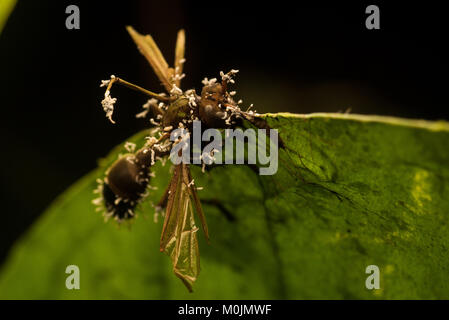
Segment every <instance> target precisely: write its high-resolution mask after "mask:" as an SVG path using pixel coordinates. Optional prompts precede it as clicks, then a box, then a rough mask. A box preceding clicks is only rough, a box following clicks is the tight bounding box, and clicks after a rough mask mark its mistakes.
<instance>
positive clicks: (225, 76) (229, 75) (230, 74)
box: [220, 69, 239, 83]
mask: <svg viewBox="0 0 449 320" xmlns="http://www.w3.org/2000/svg"><path fill="white" fill-rule="evenodd" d="M238 72H239V70H236V69H232V70H231V71H229V72H228V73H226V74H225V73H224V72H223V71H220V76H221V80H223V81H226V82H230V83H235V82H234V80H233V79H232V77H233V76H234V75H235V74H236V73H238Z"/></svg>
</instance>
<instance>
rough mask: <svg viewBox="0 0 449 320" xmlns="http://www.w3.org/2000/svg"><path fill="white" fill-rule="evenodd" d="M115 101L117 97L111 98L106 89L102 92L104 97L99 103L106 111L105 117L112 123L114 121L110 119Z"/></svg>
mask: <svg viewBox="0 0 449 320" xmlns="http://www.w3.org/2000/svg"><path fill="white" fill-rule="evenodd" d="M116 102H117V98H111V95H110V92H109V90H106V92H105V93H104V99H103V100H102V101H101V105H102V107H103V110H104V112H105V113H106V118H108V119H109V121H111V122H112V123H115V121H114V120H112V114H113V113H114V104H115V103H116Z"/></svg>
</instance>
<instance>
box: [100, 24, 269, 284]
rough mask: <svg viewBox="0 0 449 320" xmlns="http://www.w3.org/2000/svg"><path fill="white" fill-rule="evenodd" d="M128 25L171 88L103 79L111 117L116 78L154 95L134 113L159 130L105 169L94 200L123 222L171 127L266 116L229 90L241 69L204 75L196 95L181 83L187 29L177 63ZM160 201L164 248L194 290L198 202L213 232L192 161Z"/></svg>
mask: <svg viewBox="0 0 449 320" xmlns="http://www.w3.org/2000/svg"><path fill="white" fill-rule="evenodd" d="M127 30H128V32H129V34H130V35H131V37H132V38H133V40H134V42H135V43H136V44H137V46H138V48H139V50H140V52H141V53H142V54H143V55H144V56H145V58H146V59H147V61H148V62H149V64H150V65H151V67H152V68H153V70H154V72H155V73H156V75H157V77H158V78H159V80H160V81H161V83H162V85H163V86H164V88H165V90H166V91H167V92H166V93H160V94H158V93H154V92H151V91H148V90H146V89H143V88H141V87H139V86H136V85H134V84H132V83H129V82H127V81H125V80H122V79H120V78H118V77H115V76H111V78H110V79H109V80H103V81H102V84H101V86H107V88H106V92H105V97H104V99H103V101H102V106H103V109H104V111H105V112H106V117H108V118H109V120H110V121H111V122H113V123H114V121H113V120H112V115H113V111H114V104H115V103H116V101H117V99H116V98H112V97H111V96H110V90H111V88H112V85H113V84H115V83H118V84H121V85H125V86H127V87H130V88H132V89H135V90H138V91H140V92H142V93H144V94H146V95H148V96H149V97H150V99H149V100H148V102H147V103H146V104H145V105H144V106H143V109H144V110H143V111H142V112H141V113H139V114H137V115H136V116H137V117H139V118H144V117H147V116H150V122H151V124H152V125H154V126H156V130H157V131H158V133H159V135H160V137H159V138H158V139H156V138H155V137H149V139H148V142H147V143H146V145H145V146H144V147H143V148H141V149H140V150H138V151H136V152H134V150H133V148H129V150H128V151H129V153H128V154H126V155H123V156H122V157H121V158H119V159H118V160H117V161H116V162H115V163H114V164H113V165H112V166H111V167H110V168H109V169H108V170H107V171H106V175H105V178H104V180H100V181H99V186H98V189H97V190H96V192H97V193H100V197H99V198H98V199H96V200H94V202H95V203H96V204H98V205H100V208H103V209H105V213H104V215H105V217H106V219H107V218H109V217H113V218H114V219H115V220H117V221H119V222H120V221H123V220H126V219H129V218H131V217H133V216H134V210H135V208H136V206H137V205H138V204H139V203H140V202H141V201H143V200H144V199H145V196H146V194H147V189H148V187H149V185H150V179H151V175H152V173H151V166H152V165H153V164H154V163H155V161H157V160H159V159H162V158H164V157H166V156H167V155H169V153H170V150H171V148H172V146H173V145H174V144H176V143H177V142H172V141H170V133H171V131H172V130H174V129H177V128H180V127H181V128H186V130H187V131H189V128H190V127H191V125H192V123H193V121H194V120H200V121H201V122H202V123H203V124H204V125H205V127H210V128H230V127H234V126H236V125H237V124H238V123H239V121H241V120H243V119H244V120H248V121H250V122H252V123H253V124H254V125H256V126H258V127H263V125H260V123H261V121H262V122H263V120H262V119H261V118H258V115H257V114H256V113H255V112H254V111H249V109H248V111H242V110H241V109H240V108H239V106H238V104H239V103H240V102H239V103H237V102H235V101H234V99H233V96H234V95H235V92H234V91H233V92H228V86H229V84H230V83H234V80H233V76H234V75H235V74H236V73H237V72H238V70H231V71H230V72H228V73H226V74H225V73H223V72H220V76H221V81H220V82H218V81H217V79H215V78H214V79H210V80H209V79H207V78H205V79H204V80H203V85H204V86H203V88H202V91H201V95H197V94H196V92H195V90H194V89H191V90H186V91H182V90H181V89H180V87H181V86H180V83H181V79H182V78H184V76H185V74H184V73H182V69H183V64H184V62H185V59H184V50H185V34H184V31H183V30H181V31H179V32H178V37H177V42H176V49H175V61H174V67H173V68H171V67H169V66H168V63H167V62H166V60H165V59H164V57H163V55H162V53H161V52H160V50H159V48H158V46H157V45H156V43H155V42H154V40H153V38H152V37H151V36H150V35H146V36H144V35H141V34H139V33H137V32H136V31H135V30H134V29H133V28H132V27H127ZM157 207H161V208H165V218H164V224H163V227H162V235H161V240H160V251H162V252H165V253H166V254H168V255H169V256H170V257H171V260H172V263H173V270H174V273H175V274H176V276H178V277H179V278H180V279H181V280H182V281H183V283H184V284H185V285H186V287H187V288H188V289H189V291H191V290H192V285H193V283H194V282H195V280H196V279H197V277H198V274H199V271H200V261H199V249H198V240H197V235H196V233H197V231H198V228H197V226H196V224H195V219H194V208H195V211H196V212H197V214H198V216H199V218H200V221H201V225H202V229H203V232H204V234H205V236H206V238H207V239H209V233H208V228H207V223H206V218H205V216H204V213H203V210H202V207H201V203H200V200H199V197H198V194H197V188H196V187H195V184H194V180H193V179H192V176H191V174H190V169H189V165H188V164H183V163H181V164H178V165H175V168H174V171H173V176H172V178H171V181H170V183H169V186H168V188H167V190H166V191H165V194H164V196H163V198H162V199H161V201H160V202H159V203H158V206H157Z"/></svg>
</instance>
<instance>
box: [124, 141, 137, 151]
mask: <svg viewBox="0 0 449 320" xmlns="http://www.w3.org/2000/svg"><path fill="white" fill-rule="evenodd" d="M125 149H126V151H128V152H129V153H133V152H134V150H136V144H135V143H132V142H129V141H126V142H125Z"/></svg>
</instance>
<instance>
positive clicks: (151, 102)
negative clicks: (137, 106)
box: [136, 98, 157, 118]
mask: <svg viewBox="0 0 449 320" xmlns="http://www.w3.org/2000/svg"><path fill="white" fill-rule="evenodd" d="M151 106H157V100H156V99H154V98H151V99H148V101H147V102H146V103H145V104H144V105H143V106H142V108H143V111H142V112H140V113H138V114H136V118H145V117H146V116H147V114H148V112H149V111H150V107H151Z"/></svg>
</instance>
